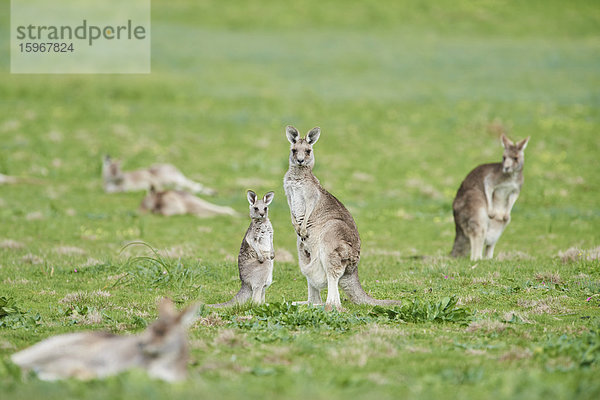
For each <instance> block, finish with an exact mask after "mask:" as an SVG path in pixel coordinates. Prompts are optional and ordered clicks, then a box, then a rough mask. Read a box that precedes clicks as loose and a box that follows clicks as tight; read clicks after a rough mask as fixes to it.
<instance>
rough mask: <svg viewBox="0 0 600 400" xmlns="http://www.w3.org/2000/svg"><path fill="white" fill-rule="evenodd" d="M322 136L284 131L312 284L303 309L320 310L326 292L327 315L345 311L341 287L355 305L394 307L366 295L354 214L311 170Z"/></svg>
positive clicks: (301, 257) (290, 187)
mask: <svg viewBox="0 0 600 400" xmlns="http://www.w3.org/2000/svg"><path fill="white" fill-rule="evenodd" d="M320 134H321V130H320V129H319V128H314V129H312V130H311V131H310V132H308V135H307V136H306V137H305V138H301V137H300V134H299V133H298V131H297V130H296V128H294V127H293V126H288V127H287V128H286V135H287V139H288V140H289V142H290V143H291V147H290V158H289V169H288V171H287V173H286V174H285V177H284V179H283V188H284V189H285V194H286V196H287V200H288V205H289V207H290V213H291V217H292V225H293V226H294V229H295V230H296V233H297V236H298V237H297V246H298V263H299V265H300V270H301V271H302V274H303V275H304V276H306V280H307V281H308V300H307V301H306V302H302V303H305V304H321V302H322V299H321V290H323V289H325V288H327V301H326V302H325V305H326V308H327V309H332V308H333V307H335V308H337V309H341V301H340V294H339V290H338V284H339V286H340V287H341V288H342V289H343V290H344V291H345V292H346V294H347V295H348V297H349V298H350V300H351V301H352V302H354V303H356V304H373V305H375V304H378V305H391V304H401V302H400V301H397V300H377V299H374V298H372V297H371V296H369V295H368V294H367V293H365V291H364V290H363V288H362V286H361V284H360V281H359V279H358V262H359V260H360V237H359V235H358V229H357V227H356V223H355V222H354V219H353V218H352V215H350V212H348V210H347V209H346V207H344V205H343V204H342V203H341V202H340V201H339V200H338V199H336V198H335V197H334V196H333V195H332V194H331V193H329V192H328V191H327V190H325V189H324V188H323V186H321V184H320V182H319V180H318V179H317V178H316V177H315V176H314V174H313V172H312V169H313V166H314V164H315V158H314V153H313V145H314V144H315V143H316V142H317V140H318V139H319V136H320Z"/></svg>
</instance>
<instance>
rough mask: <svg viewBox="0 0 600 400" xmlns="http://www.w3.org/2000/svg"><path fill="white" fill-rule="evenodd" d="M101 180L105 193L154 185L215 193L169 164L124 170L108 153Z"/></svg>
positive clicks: (138, 189) (145, 188)
mask: <svg viewBox="0 0 600 400" xmlns="http://www.w3.org/2000/svg"><path fill="white" fill-rule="evenodd" d="M102 180H103V184H104V191H105V192H107V193H115V192H135V191H141V190H148V189H150V187H151V186H154V187H155V188H157V189H166V188H174V189H177V190H182V189H183V190H188V191H190V192H192V193H200V194H206V195H214V194H215V190H214V189H211V188H208V187H206V186H204V185H202V184H201V183H199V182H194V181H193V180H191V179H188V178H186V177H185V175H183V174H182V173H181V171H179V170H178V169H177V168H176V167H175V166H173V165H171V164H155V165H152V166H150V167H149V168H143V169H138V170H135V171H127V172H125V171H122V170H121V162H120V161H119V160H113V159H111V158H110V156H108V155H107V156H104V158H103V159H102Z"/></svg>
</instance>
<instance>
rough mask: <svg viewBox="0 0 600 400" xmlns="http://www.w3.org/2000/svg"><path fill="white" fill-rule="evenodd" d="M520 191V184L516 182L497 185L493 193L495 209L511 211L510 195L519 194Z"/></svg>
mask: <svg viewBox="0 0 600 400" xmlns="http://www.w3.org/2000/svg"><path fill="white" fill-rule="evenodd" d="M519 191H520V189H519V186H518V185H517V183H515V182H506V183H501V184H499V185H497V186H495V187H494V191H493V193H492V204H493V207H494V210H497V211H510V210H508V209H507V208H508V205H509V201H508V198H509V197H510V196H514V195H518V194H519Z"/></svg>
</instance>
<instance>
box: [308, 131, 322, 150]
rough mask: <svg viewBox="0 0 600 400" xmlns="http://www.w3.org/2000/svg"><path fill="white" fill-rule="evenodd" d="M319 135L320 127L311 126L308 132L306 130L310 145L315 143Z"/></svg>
mask: <svg viewBox="0 0 600 400" xmlns="http://www.w3.org/2000/svg"><path fill="white" fill-rule="evenodd" d="M319 136H321V128H319V127H318V126H316V127H314V128H312V129H311V130H310V132H308V135H306V138H307V139H308V144H310V145H311V146H312V145H313V144H315V143H317V140H319Z"/></svg>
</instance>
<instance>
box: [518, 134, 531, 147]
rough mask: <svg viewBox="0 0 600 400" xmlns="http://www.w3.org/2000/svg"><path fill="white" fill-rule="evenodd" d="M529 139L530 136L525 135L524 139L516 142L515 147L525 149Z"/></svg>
mask: <svg viewBox="0 0 600 400" xmlns="http://www.w3.org/2000/svg"><path fill="white" fill-rule="evenodd" d="M529 139H531V136H527V138H526V139H523V140H521V141H520V142H519V143H517V149H519V150H521V151H523V150H525V147H527V143H529Z"/></svg>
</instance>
